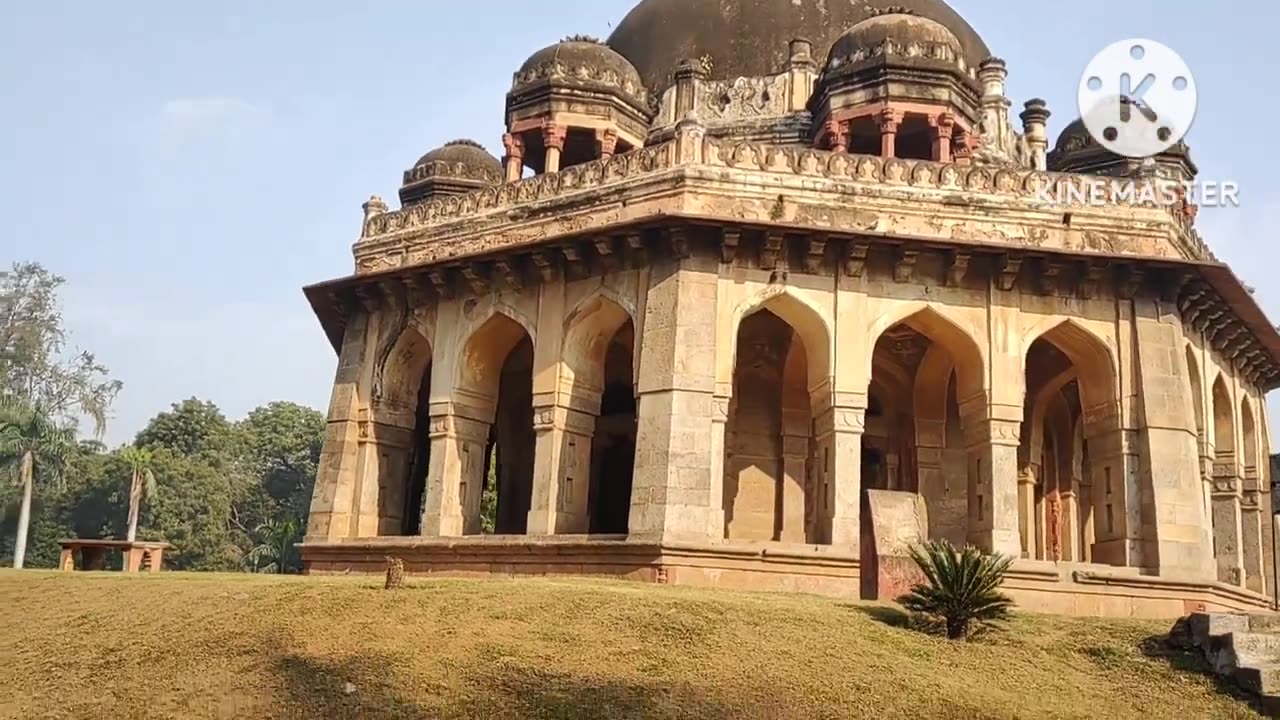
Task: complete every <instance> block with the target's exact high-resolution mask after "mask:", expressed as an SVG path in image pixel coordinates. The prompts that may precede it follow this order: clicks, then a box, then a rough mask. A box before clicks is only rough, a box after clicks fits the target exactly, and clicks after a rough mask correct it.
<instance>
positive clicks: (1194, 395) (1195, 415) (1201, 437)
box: [1185, 343, 1208, 456]
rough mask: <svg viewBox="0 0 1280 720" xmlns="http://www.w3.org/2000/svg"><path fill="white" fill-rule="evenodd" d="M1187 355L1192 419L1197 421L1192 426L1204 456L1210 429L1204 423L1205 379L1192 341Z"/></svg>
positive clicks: (1187, 347)
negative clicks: (1201, 373)
mask: <svg viewBox="0 0 1280 720" xmlns="http://www.w3.org/2000/svg"><path fill="white" fill-rule="evenodd" d="M1185 355H1186V357H1187V379H1188V381H1189V382H1190V385H1191V420H1192V422H1194V423H1195V424H1194V425H1192V427H1194V428H1195V429H1196V447H1197V448H1198V450H1199V452H1200V455H1202V456H1203V455H1204V454H1205V443H1206V441H1207V440H1208V430H1207V429H1206V428H1205V424H1204V422H1205V417H1204V380H1203V379H1202V378H1201V375H1200V363H1199V362H1198V361H1197V360H1196V353H1195V350H1194V349H1192V347H1191V343H1187V345H1186V352H1185Z"/></svg>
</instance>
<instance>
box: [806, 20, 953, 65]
mask: <svg viewBox="0 0 1280 720" xmlns="http://www.w3.org/2000/svg"><path fill="white" fill-rule="evenodd" d="M894 58H900V59H901V60H905V61H910V62H912V63H915V64H925V63H938V64H941V65H944V66H948V67H959V68H962V69H963V68H966V67H967V66H968V63H967V62H966V60H965V56H964V48H963V47H961V45H960V40H959V39H957V38H956V36H955V33H953V32H951V31H950V30H948V29H947V27H946V26H945V25H943V24H942V23H940V22H936V21H934V20H930V19H928V18H926V17H921V16H919V15H914V14H911V13H907V12H885V13H881V14H878V15H875V16H873V17H870V18H867V19H866V20H863V21H862V22H860V23H858V24H857V25H854V26H853V27H851V28H849V29H848V30H846V31H845V32H844V33H843V34H842V35H840V37H838V38H836V41H835V43H834V44H832V46H831V52H830V53H829V54H828V55H827V65H826V67H825V71H826V72H827V73H833V72H839V71H841V70H842V69H844V68H846V67H850V66H856V65H858V64H859V63H862V62H864V61H867V60H874V61H876V62H881V63H883V62H888V61H890V60H891V59H894Z"/></svg>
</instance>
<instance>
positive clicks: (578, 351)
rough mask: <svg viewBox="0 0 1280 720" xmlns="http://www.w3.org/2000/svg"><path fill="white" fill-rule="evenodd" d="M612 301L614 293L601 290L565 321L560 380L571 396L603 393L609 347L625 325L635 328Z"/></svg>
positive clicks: (623, 311)
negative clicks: (571, 391) (571, 393)
mask: <svg viewBox="0 0 1280 720" xmlns="http://www.w3.org/2000/svg"><path fill="white" fill-rule="evenodd" d="M615 298H616V293H612V292H605V291H604V289H603V288H602V289H601V290H600V291H597V292H594V293H592V294H591V295H588V296H587V297H585V298H583V299H582V300H581V301H580V302H578V304H577V305H575V306H574V308H573V310H571V311H570V312H569V314H568V315H567V316H566V317H565V322H564V325H565V330H564V343H563V345H562V346H561V350H560V357H561V360H562V361H563V370H562V374H561V378H562V381H563V382H564V384H565V387H571V388H573V389H574V392H579V393H583V394H585V395H591V396H597V395H599V394H600V393H601V392H602V391H603V390H604V380H605V378H604V366H605V355H606V354H607V353H608V351H609V344H610V343H611V342H612V341H613V339H614V336H616V335H617V334H618V331H619V330H621V329H622V328H623V327H624V326H625V325H626V324H627V323H631V324H632V327H634V326H635V322H634V319H633V316H632V314H631V313H630V312H629V311H628V310H627V309H626V308H625V307H623V305H621V304H620V303H619V302H618V301H617V299H615ZM597 402H598V399H597Z"/></svg>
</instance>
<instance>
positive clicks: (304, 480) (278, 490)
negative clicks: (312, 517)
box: [236, 402, 326, 527]
mask: <svg viewBox="0 0 1280 720" xmlns="http://www.w3.org/2000/svg"><path fill="white" fill-rule="evenodd" d="M325 426H326V419H325V416H324V413H321V412H319V411H317V410H314V409H312V408H309V407H304V406H302V405H297V404H295V403H289V402H274V403H271V404H269V405H266V406H264V407H260V408H256V409H255V410H253V411H252V412H250V413H249V416H248V417H247V418H245V419H244V420H242V421H240V422H239V423H237V424H236V429H237V430H239V431H240V432H241V433H242V437H243V441H244V444H245V446H246V448H245V450H246V454H247V458H246V460H247V463H248V465H249V471H250V473H251V474H252V475H253V476H254V477H255V478H256V479H257V481H258V482H257V485H258V486H259V487H260V488H261V489H262V491H263V493H264V498H263V499H264V500H265V501H266V503H267V505H268V506H269V507H270V514H271V515H272V516H273V517H291V518H294V519H296V520H297V521H298V525H299V527H305V523H306V518H307V513H308V511H309V510H310V507H311V493H312V490H313V488H314V486H315V480H316V473H317V471H318V470H319V467H320V450H321V448H322V447H323V446H324V433H325ZM267 519H269V518H262V519H261V520H260V521H259V522H265V520H267Z"/></svg>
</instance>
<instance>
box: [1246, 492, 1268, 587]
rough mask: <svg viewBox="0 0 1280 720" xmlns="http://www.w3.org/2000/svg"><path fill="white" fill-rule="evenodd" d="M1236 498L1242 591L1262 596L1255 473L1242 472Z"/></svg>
mask: <svg viewBox="0 0 1280 720" xmlns="http://www.w3.org/2000/svg"><path fill="white" fill-rule="evenodd" d="M1243 490H1244V491H1243V492H1242V493H1241V496H1240V538H1241V543H1240V549H1241V551H1242V552H1241V554H1242V555H1243V559H1244V579H1245V587H1247V588H1248V589H1250V590H1252V591H1254V592H1256V593H1262V594H1266V592H1267V581H1266V577H1267V576H1266V566H1265V565H1264V563H1263V552H1262V548H1263V547H1264V546H1263V534H1262V522H1263V517H1262V515H1263V513H1262V500H1261V497H1260V495H1261V492H1262V488H1261V486H1260V484H1259V479H1258V469H1257V468H1256V467H1252V468H1251V467H1247V468H1245V469H1244V488H1243Z"/></svg>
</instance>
